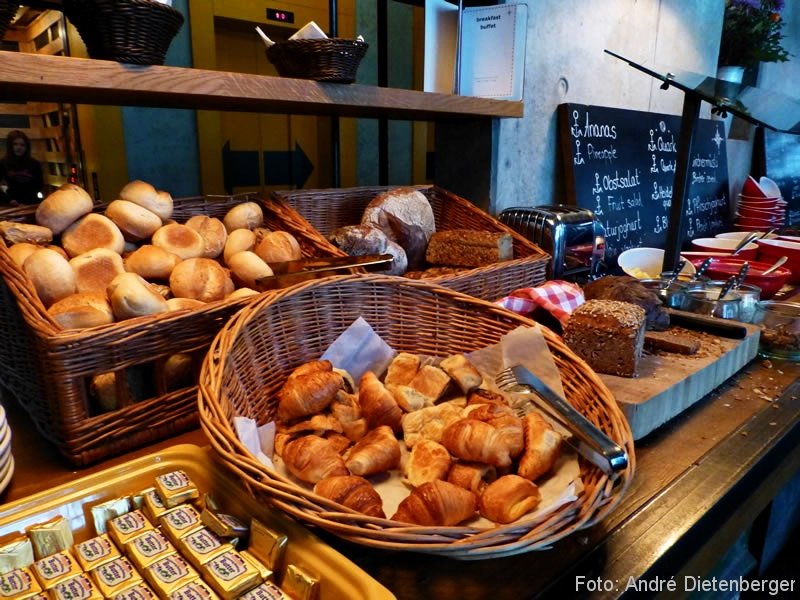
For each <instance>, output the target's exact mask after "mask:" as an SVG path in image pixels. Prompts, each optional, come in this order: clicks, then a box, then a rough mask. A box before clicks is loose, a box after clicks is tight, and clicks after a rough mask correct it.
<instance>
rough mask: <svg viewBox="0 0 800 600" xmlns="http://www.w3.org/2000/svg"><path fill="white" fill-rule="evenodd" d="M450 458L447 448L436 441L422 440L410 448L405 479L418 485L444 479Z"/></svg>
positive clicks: (413, 484) (415, 485) (411, 483)
mask: <svg viewBox="0 0 800 600" xmlns="http://www.w3.org/2000/svg"><path fill="white" fill-rule="evenodd" d="M451 462H452V458H451V457H450V453H449V452H448V451H447V448H445V447H444V446H442V445H441V444H440V443H438V442H433V441H431V440H422V441H421V442H420V443H418V444H415V445H414V447H413V448H412V449H411V455H410V456H409V457H408V461H406V464H405V469H404V470H405V476H406V481H408V483H409V484H410V485H411V486H413V487H418V486H420V485H422V484H423V483H428V482H430V481H435V480H437V479H446V478H447V473H448V471H450V463H451Z"/></svg>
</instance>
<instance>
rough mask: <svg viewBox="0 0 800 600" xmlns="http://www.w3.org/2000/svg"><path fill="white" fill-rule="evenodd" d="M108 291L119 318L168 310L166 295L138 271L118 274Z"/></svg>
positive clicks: (112, 306) (116, 315) (113, 308)
mask: <svg viewBox="0 0 800 600" xmlns="http://www.w3.org/2000/svg"><path fill="white" fill-rule="evenodd" d="M107 293H108V298H109V300H111V308H112V310H113V311H114V316H115V317H116V318H117V319H119V320H122V319H131V318H133V317H141V316H143V315H153V314H157V313H161V312H166V310H167V301H166V300H164V297H163V296H162V295H161V294H159V293H158V292H156V291H155V290H153V289H152V288H151V287H150V286H149V285H148V283H147V282H146V281H145V280H144V279H142V278H141V277H139V275H137V274H136V273H122V274H120V275H117V276H116V277H115V278H114V279H113V281H112V282H111V283H110V284H109V286H108V290H107Z"/></svg>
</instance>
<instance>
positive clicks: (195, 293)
mask: <svg viewBox="0 0 800 600" xmlns="http://www.w3.org/2000/svg"><path fill="white" fill-rule="evenodd" d="M190 231H191V230H190ZM227 279H228V274H227V273H226V272H225V269H223V268H222V266H220V264H219V263H218V262H216V261H214V260H211V259H210V258H190V259H188V260H184V261H183V262H181V263H179V264H178V265H177V266H176V267H175V268H174V269H173V270H172V275H170V277H169V287H171V288H172V293H173V294H175V297H177V298H194V299H195V300H202V301H203V302H214V301H215V300H222V299H223V298H224V297H225V285H226V280H227Z"/></svg>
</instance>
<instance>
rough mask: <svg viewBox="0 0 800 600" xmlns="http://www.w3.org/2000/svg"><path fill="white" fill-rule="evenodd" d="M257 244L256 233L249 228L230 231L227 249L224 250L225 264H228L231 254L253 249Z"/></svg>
mask: <svg viewBox="0 0 800 600" xmlns="http://www.w3.org/2000/svg"><path fill="white" fill-rule="evenodd" d="M255 245H256V234H255V233H253V232H252V231H250V230H249V229H235V230H233V231H231V232H229V233H228V240H227V241H226V242H225V249H224V250H223V252H222V256H223V257H224V260H225V264H226V265H227V264H228V261H229V260H230V258H231V256H233V255H234V254H236V253H237V252H242V251H244V250H252V249H253V248H254V247H255Z"/></svg>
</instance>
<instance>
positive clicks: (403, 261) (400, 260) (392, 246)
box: [377, 240, 408, 275]
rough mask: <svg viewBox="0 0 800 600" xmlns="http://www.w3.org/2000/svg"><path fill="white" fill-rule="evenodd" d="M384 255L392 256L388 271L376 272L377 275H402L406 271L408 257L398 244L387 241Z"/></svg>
mask: <svg viewBox="0 0 800 600" xmlns="http://www.w3.org/2000/svg"><path fill="white" fill-rule="evenodd" d="M384 253H385V254H391V255H392V264H391V266H390V267H389V268H388V269H383V270H382V271H377V272H378V273H383V274H384V275H404V274H405V272H406V271H408V255H407V254H406V251H405V249H404V248H403V247H402V246H401V245H400V244H398V243H397V242H393V241H392V240H389V241H388V242H387V244H386V250H385V251H384Z"/></svg>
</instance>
